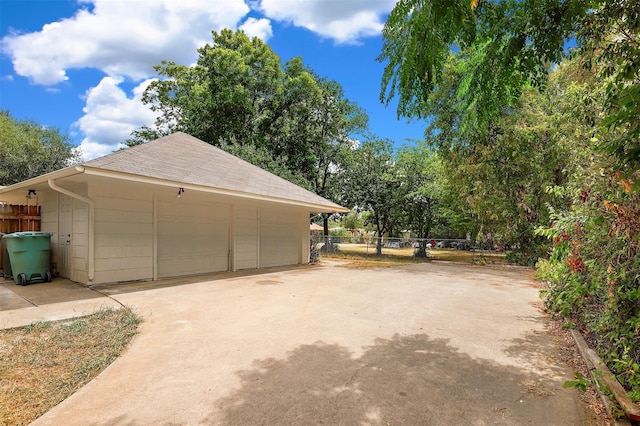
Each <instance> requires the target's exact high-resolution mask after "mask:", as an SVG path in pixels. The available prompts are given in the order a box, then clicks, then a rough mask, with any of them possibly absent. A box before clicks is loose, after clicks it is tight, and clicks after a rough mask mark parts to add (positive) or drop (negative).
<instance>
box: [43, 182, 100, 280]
mask: <svg viewBox="0 0 640 426" xmlns="http://www.w3.org/2000/svg"><path fill="white" fill-rule="evenodd" d="M47 183H48V184H49V188H51V189H53V190H54V191H56V192H59V193H61V194H64V195H68V196H69V197H71V198H75V199H76V200H80V201H82V202H84V203H87V204H88V205H89V230H88V233H89V235H88V236H87V244H88V245H89V248H88V249H89V253H88V255H87V256H88V257H89V259H88V261H89V272H88V278H89V282H91V281H93V279H94V275H95V254H94V253H95V252H94V239H93V228H94V222H95V220H94V219H95V204H94V202H93V201H92V200H90V199H89V198H86V197H83V196H82V195H79V194H76V193H75V192H71V191H69V190H68V189H64V188H60V187H59V186H58V185H56V183H55V181H54V180H53V179H49V180H47Z"/></svg>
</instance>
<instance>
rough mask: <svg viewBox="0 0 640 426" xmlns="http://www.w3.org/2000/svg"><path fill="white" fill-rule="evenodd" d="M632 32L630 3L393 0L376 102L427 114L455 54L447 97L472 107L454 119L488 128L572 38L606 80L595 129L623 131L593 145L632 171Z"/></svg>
mask: <svg viewBox="0 0 640 426" xmlns="http://www.w3.org/2000/svg"><path fill="white" fill-rule="evenodd" d="M639 29H640V19H638V7H637V2H636V1H635V0H620V1H618V0H588V1H585V0H545V1H537V0H524V1H515V0H497V1H489V0H456V1H449V0H431V1H428V2H425V1H423V0H400V1H398V3H397V4H396V6H395V7H394V9H393V11H392V12H391V14H390V15H389V18H388V20H387V22H386V24H385V28H384V30H383V38H384V43H383V48H382V52H381V54H380V56H379V60H380V61H382V62H386V67H385V71H384V75H383V79H382V91H381V99H382V100H383V101H384V102H389V101H390V100H391V99H392V98H393V97H394V96H395V95H396V94H397V95H398V96H399V103H398V114H399V115H407V116H416V117H424V116H426V115H428V114H429V113H428V111H426V109H425V106H426V105H427V104H428V103H429V97H430V95H431V94H432V93H433V92H435V91H436V90H438V88H439V86H440V85H441V84H442V82H443V79H444V78H446V69H447V64H448V63H449V57H450V55H453V56H454V57H455V58H456V59H457V60H458V64H459V65H458V66H459V67H460V69H461V70H462V71H463V73H462V76H461V82H460V85H459V86H458V87H457V89H456V90H455V91H454V92H452V93H451V96H452V97H453V98H454V99H455V100H456V101H457V102H459V104H460V108H461V109H463V110H466V111H468V112H470V113H471V114H468V115H465V116H463V117H462V119H461V122H460V125H461V126H464V127H468V128H475V129H476V130H477V131H483V132H487V133H488V132H490V129H491V123H492V122H495V120H496V119H498V118H499V117H500V114H501V111H502V110H503V108H505V107H509V106H511V105H513V103H515V102H517V101H518V99H519V97H520V92H521V89H522V88H523V87H525V86H526V85H527V84H533V85H535V86H540V85H543V84H544V83H545V82H546V81H547V75H548V72H549V70H550V69H551V66H552V65H553V64H558V63H559V62H560V61H561V60H562V58H563V57H565V44H566V43H567V42H568V41H569V40H571V39H574V38H576V37H577V41H578V43H579V45H580V46H581V47H584V48H585V50H588V51H590V52H592V54H591V58H592V59H593V62H594V63H595V62H599V63H601V64H604V67H603V69H602V73H601V75H602V76H603V77H607V78H610V85H609V86H608V87H607V89H606V91H607V94H608V96H607V98H606V103H605V105H604V106H605V108H604V112H605V116H606V119H605V120H603V121H602V124H603V127H604V128H603V130H606V128H608V127H609V126H616V127H618V128H625V130H626V131H625V132H621V133H619V134H618V136H617V138H614V139H612V140H606V141H604V142H602V143H601V145H600V147H601V148H604V149H606V150H608V151H609V152H611V153H613V154H614V155H615V156H616V158H617V159H618V162H617V167H618V169H619V170H621V171H623V172H625V173H626V174H627V175H628V176H629V175H632V174H633V173H634V172H635V171H636V170H638V169H640V138H639V137H638V136H639V135H640V124H639V120H638V119H637V117H638V115H639V114H640V106H639V103H638V102H636V99H638V97H639V96H640V64H639V63H638V61H637V60H636V59H637V57H638V55H639V54H640V37H639V35H638V34H639Z"/></svg>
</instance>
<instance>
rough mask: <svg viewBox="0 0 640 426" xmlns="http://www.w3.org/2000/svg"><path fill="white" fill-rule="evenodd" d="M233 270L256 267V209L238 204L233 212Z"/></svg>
mask: <svg viewBox="0 0 640 426" xmlns="http://www.w3.org/2000/svg"><path fill="white" fill-rule="evenodd" d="M234 242H235V253H234V255H235V257H234V260H235V265H234V270H236V271H239V270H242V269H256V268H257V267H258V209H257V208H256V207H255V206H238V207H236V213H235V240H234Z"/></svg>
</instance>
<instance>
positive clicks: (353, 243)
mask: <svg viewBox="0 0 640 426" xmlns="http://www.w3.org/2000/svg"><path fill="white" fill-rule="evenodd" d="M380 243H381V251H382V254H388V255H396V256H407V257H427V256H428V255H429V254H428V251H429V250H438V249H455V250H472V249H475V247H474V245H473V242H472V241H470V240H466V239H462V238H460V239H441V238H427V239H425V238H389V237H383V238H382V239H381V242H380ZM377 246H378V238H377V237H376V236H375V235H372V234H354V235H350V236H344V235H342V236H337V235H329V236H327V237H325V236H324V235H322V234H319V233H318V234H314V235H312V238H311V250H312V257H313V256H314V255H315V256H319V255H320V254H322V253H339V252H340V253H347V254H361V255H362V254H364V255H375V254H377ZM316 258H317V257H316Z"/></svg>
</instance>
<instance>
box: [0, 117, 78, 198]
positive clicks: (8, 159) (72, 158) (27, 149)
mask: <svg viewBox="0 0 640 426" xmlns="http://www.w3.org/2000/svg"><path fill="white" fill-rule="evenodd" d="M80 156H81V153H80V152H79V151H78V150H77V149H76V147H75V146H74V145H73V143H71V139H70V138H69V136H68V135H66V134H62V133H61V132H60V131H59V130H58V129H56V128H53V127H46V126H42V125H40V124H38V123H36V122H35V121H33V120H16V119H15V118H13V117H12V116H11V114H10V113H9V111H0V185H4V186H6V185H11V184H14V183H17V182H21V181H23V180H27V179H30V178H32V177H36V176H39V175H42V174H45V173H49V172H53V171H56V170H58V169H61V168H64V167H67V166H69V165H71V164H76V163H79V162H80Z"/></svg>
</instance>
